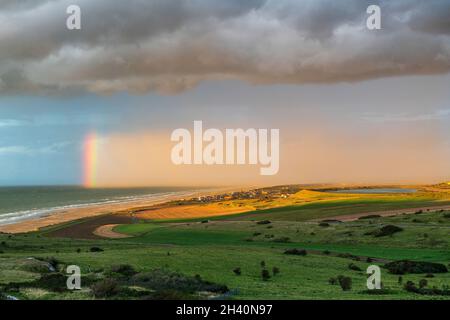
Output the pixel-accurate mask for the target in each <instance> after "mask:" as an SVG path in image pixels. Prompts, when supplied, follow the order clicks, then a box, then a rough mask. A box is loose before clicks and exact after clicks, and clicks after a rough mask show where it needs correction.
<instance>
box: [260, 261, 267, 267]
mask: <svg viewBox="0 0 450 320" xmlns="http://www.w3.org/2000/svg"><path fill="white" fill-rule="evenodd" d="M259 265H260V266H261V268H265V267H266V262H265V261H264V260H263V261H261V262H260V263H259Z"/></svg>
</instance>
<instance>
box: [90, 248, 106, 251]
mask: <svg viewBox="0 0 450 320" xmlns="http://www.w3.org/2000/svg"><path fill="white" fill-rule="evenodd" d="M89 250H90V251H91V252H103V251H104V250H103V249H102V248H99V247H91V249H89Z"/></svg>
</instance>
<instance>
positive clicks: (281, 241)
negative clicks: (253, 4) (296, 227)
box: [272, 237, 291, 243]
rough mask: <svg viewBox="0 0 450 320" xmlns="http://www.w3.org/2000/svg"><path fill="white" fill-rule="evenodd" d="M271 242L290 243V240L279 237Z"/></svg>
mask: <svg viewBox="0 0 450 320" xmlns="http://www.w3.org/2000/svg"><path fill="white" fill-rule="evenodd" d="M272 241H273V242H279V243H289V242H291V238H289V237H279V238H276V239H273V240H272Z"/></svg>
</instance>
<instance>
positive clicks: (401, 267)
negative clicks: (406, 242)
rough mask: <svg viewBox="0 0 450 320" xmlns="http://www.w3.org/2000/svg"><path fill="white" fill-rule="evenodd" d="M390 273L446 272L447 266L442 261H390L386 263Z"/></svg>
mask: <svg viewBox="0 0 450 320" xmlns="http://www.w3.org/2000/svg"><path fill="white" fill-rule="evenodd" d="M384 267H385V268H386V269H388V270H389V272H390V273H393V274H406V273H446V272H448V270H447V267H446V266H445V265H443V264H442V263H436V262H424V261H409V260H400V261H393V262H389V263H387V264H385V265H384Z"/></svg>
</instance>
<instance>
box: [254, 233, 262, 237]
mask: <svg viewBox="0 0 450 320" xmlns="http://www.w3.org/2000/svg"><path fill="white" fill-rule="evenodd" d="M261 234H262V233H261V232H255V233H253V236H254V237H257V236H260V235H261Z"/></svg>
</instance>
